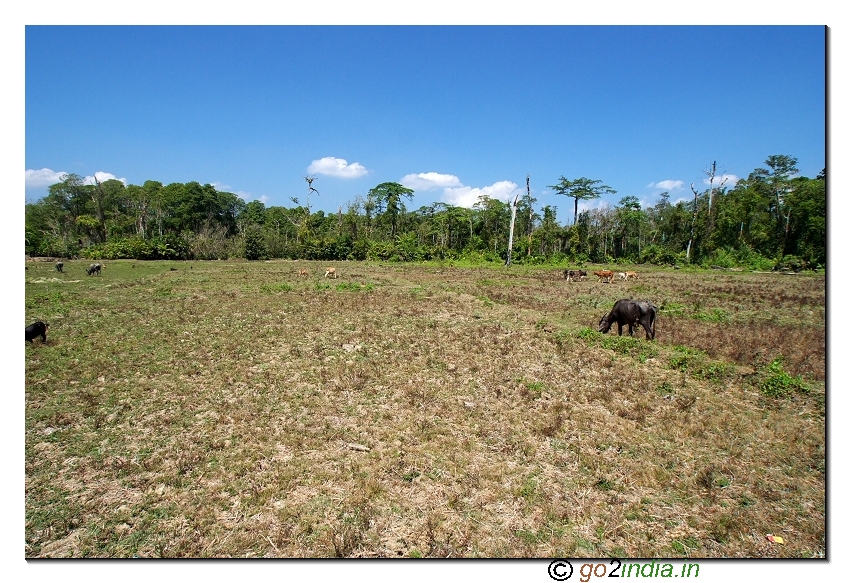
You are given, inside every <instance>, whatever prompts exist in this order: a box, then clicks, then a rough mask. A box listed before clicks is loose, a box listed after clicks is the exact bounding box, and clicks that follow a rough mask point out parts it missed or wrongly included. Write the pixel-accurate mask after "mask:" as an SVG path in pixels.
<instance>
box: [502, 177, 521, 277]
mask: <svg viewBox="0 0 850 583" xmlns="http://www.w3.org/2000/svg"><path fill="white" fill-rule="evenodd" d="M518 200H519V194H517V195H516V196H515V197H514V202H513V203H512V204H511V230H510V231H509V233H508V258H507V260H506V261H505V265H506V266H508V267H510V265H511V253H512V252H513V247H514V223H515V222H516V206H517V201H518Z"/></svg>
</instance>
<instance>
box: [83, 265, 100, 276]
mask: <svg viewBox="0 0 850 583" xmlns="http://www.w3.org/2000/svg"><path fill="white" fill-rule="evenodd" d="M101 267H103V266H102V265H101V264H100V263H92V264H91V265H89V268H88V269H86V275H92V274H93V273H96V274H98V275H100V268H101Z"/></svg>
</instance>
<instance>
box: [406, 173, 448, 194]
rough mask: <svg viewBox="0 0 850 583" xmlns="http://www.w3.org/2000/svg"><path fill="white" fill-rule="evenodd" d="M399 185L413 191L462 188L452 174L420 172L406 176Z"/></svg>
mask: <svg viewBox="0 0 850 583" xmlns="http://www.w3.org/2000/svg"><path fill="white" fill-rule="evenodd" d="M401 184H402V185H403V186H405V187H407V188H412V189H413V190H434V189H436V188H457V187H461V186H463V184H461V182H460V179H459V178H458V177H457V176H455V175H454V174H439V173H437V172H420V173H419V174H408V175H407V176H405V177H404V178H402V179H401Z"/></svg>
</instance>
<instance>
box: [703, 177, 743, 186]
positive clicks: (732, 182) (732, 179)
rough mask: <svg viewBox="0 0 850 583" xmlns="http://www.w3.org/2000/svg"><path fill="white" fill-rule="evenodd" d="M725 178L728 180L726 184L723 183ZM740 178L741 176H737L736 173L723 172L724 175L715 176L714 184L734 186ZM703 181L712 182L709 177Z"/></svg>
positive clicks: (705, 182) (704, 182) (707, 183)
mask: <svg viewBox="0 0 850 583" xmlns="http://www.w3.org/2000/svg"><path fill="white" fill-rule="evenodd" d="M724 180H725V181H726V183H725V184H723V181H724ZM739 180H740V178H739V177H737V176H735V175H734V174H723V175H722V176H715V177H714V186H720V185H721V184H723V186H725V187H727V188H733V187H734V186H735V184H736V183H737V182H738V181H739ZM702 183H703V184H706V185H710V184H711V182H710V181H709V180H708V178H705V179H704V180H703V181H702Z"/></svg>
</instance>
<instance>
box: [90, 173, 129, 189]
mask: <svg viewBox="0 0 850 583" xmlns="http://www.w3.org/2000/svg"><path fill="white" fill-rule="evenodd" d="M95 178H97V180H98V182H106V181H107V180H120V181H121V182H123V183H124V186H126V185H127V179H126V178H118V177H117V176H115V175H114V174H111V173H109V172H95V173H94V176H86V177H85V178H83V184H94V179H95Z"/></svg>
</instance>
